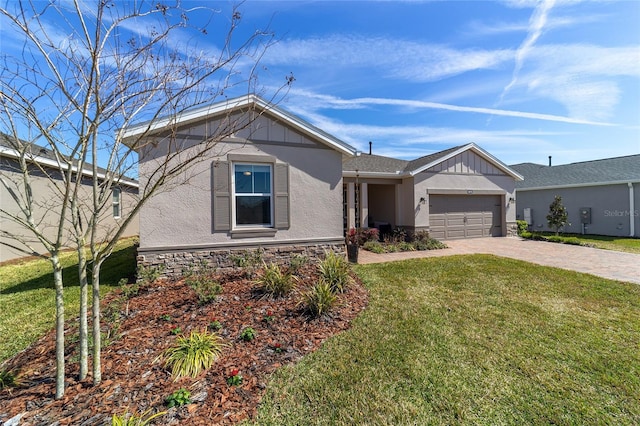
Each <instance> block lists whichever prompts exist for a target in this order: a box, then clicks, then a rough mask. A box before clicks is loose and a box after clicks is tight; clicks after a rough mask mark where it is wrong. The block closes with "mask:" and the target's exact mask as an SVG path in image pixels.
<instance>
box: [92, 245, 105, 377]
mask: <svg viewBox="0 0 640 426" xmlns="http://www.w3.org/2000/svg"><path fill="white" fill-rule="evenodd" d="M101 266H102V260H98V259H95V258H94V263H93V268H92V269H91V272H92V273H91V287H92V289H93V307H92V309H93V384H94V385H98V384H100V382H101V381H102V364H101V362H100V351H101V350H102V347H101V346H102V339H101V335H100V267H101Z"/></svg>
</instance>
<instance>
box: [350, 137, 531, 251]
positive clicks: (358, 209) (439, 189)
mask: <svg viewBox="0 0 640 426" xmlns="http://www.w3.org/2000/svg"><path fill="white" fill-rule="evenodd" d="M343 176H344V182H345V190H344V191H345V216H346V226H347V227H348V228H352V227H356V226H360V227H377V228H379V229H381V230H382V231H383V232H384V231H385V230H387V231H388V230H390V229H393V228H395V227H402V228H404V229H406V230H408V231H409V232H414V231H420V230H426V231H429V233H430V235H431V236H432V237H434V238H438V239H456V238H474V237H487V236H496V237H500V236H507V235H512V234H514V233H515V220H516V216H515V204H514V200H515V193H514V188H515V183H516V182H517V181H520V180H522V177H521V176H520V174H518V173H517V172H515V171H514V170H512V169H511V168H509V167H508V166H506V165H505V164H504V163H502V162H501V161H499V160H498V159H497V158H495V157H494V156H493V155H491V154H489V153H488V152H487V151H485V150H483V149H482V148H480V147H479V146H477V145H475V144H473V143H470V144H467V145H464V146H458V147H454V148H450V149H447V150H444V151H440V152H437V153H435V154H431V155H427V156H425V157H420V158H418V159H415V160H412V161H405V160H398V159H394V158H389V157H382V156H379V155H372V154H361V155H360V156H358V157H355V158H351V159H349V160H347V161H346V162H345V164H344V171H343Z"/></svg>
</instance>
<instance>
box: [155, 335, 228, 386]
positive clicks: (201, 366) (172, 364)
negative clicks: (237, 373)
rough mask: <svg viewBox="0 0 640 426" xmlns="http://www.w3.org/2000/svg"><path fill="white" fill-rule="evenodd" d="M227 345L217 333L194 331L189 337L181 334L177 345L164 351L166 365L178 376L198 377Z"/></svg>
mask: <svg viewBox="0 0 640 426" xmlns="http://www.w3.org/2000/svg"><path fill="white" fill-rule="evenodd" d="M225 346H226V345H225V344H224V342H223V341H222V338H221V337H220V336H218V335H217V334H213V333H208V332H207V331H206V330H203V331H201V332H198V331H193V332H191V334H190V335H189V337H185V336H179V337H178V339H177V340H176V346H172V347H170V348H169V349H167V350H166V351H164V357H165V359H166V360H165V367H169V368H171V374H172V375H173V376H174V377H175V378H176V380H177V379H178V378H180V377H184V376H190V377H196V376H198V374H200V372H201V371H202V370H205V369H207V368H209V367H211V365H212V364H213V363H214V361H215V360H216V359H218V357H219V356H220V354H221V353H222V349H224V347H225Z"/></svg>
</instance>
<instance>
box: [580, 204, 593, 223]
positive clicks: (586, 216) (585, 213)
mask: <svg viewBox="0 0 640 426" xmlns="http://www.w3.org/2000/svg"><path fill="white" fill-rule="evenodd" d="M580 223H582V224H585V225H588V224H590V223H591V207H580Z"/></svg>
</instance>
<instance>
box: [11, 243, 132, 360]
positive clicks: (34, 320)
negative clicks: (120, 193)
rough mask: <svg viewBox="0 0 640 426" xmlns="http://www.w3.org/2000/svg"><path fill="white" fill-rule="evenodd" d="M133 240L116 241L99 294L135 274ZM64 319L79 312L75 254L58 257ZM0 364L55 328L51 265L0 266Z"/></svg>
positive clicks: (37, 262) (42, 262)
mask: <svg viewBox="0 0 640 426" xmlns="http://www.w3.org/2000/svg"><path fill="white" fill-rule="evenodd" d="M134 242H135V238H127V239H123V240H122V241H120V242H118V245H117V246H116V248H115V249H114V252H113V254H112V255H111V257H110V258H109V259H107V261H106V262H105V263H104V265H103V266H102V277H101V281H100V285H101V290H102V292H103V293H106V292H108V291H109V290H111V289H113V288H114V287H116V286H117V284H118V281H119V280H120V279H122V278H130V277H133V275H134V274H135V269H136V253H135V247H134ZM61 258H62V264H63V265H64V270H63V272H62V276H63V279H64V284H65V291H64V303H65V309H66V311H65V316H66V318H73V317H77V316H78V313H79V309H80V287H79V286H78V269H77V268H78V260H77V257H76V252H74V251H70V252H66V253H64V254H63V255H62V256H61ZM0 306H1V307H2V308H1V309H0V363H2V362H3V361H4V360H6V359H7V358H9V357H11V356H13V355H15V354H16V353H17V352H19V351H21V350H22V349H24V348H26V347H27V346H29V345H30V344H31V343H33V342H34V341H36V340H37V339H38V338H39V337H41V336H42V335H43V334H44V333H45V331H47V330H48V329H51V328H53V327H54V325H55V289H54V287H53V272H52V268H51V263H49V262H48V261H47V260H44V259H37V260H28V261H25V262H14V263H11V264H8V265H4V266H1V267H0Z"/></svg>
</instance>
